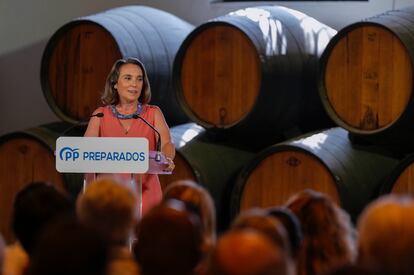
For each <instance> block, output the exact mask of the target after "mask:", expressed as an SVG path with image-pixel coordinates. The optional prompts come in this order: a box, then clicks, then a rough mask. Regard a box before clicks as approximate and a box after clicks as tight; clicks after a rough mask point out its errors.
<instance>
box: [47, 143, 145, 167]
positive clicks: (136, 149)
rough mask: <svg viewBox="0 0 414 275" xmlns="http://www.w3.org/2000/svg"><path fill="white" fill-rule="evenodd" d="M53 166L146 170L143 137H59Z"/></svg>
mask: <svg viewBox="0 0 414 275" xmlns="http://www.w3.org/2000/svg"><path fill="white" fill-rule="evenodd" d="M55 153H56V170H57V171H59V172H61V173H135V174H143V173H146V172H147V171H148V165H149V164H148V163H149V152H148V140H147V139H146V138H114V137H60V138H58V139H57V140H56V151H55Z"/></svg>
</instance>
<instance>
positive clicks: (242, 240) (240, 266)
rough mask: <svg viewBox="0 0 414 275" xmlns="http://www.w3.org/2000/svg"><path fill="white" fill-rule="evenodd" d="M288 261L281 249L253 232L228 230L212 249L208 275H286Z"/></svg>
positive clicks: (288, 271)
mask: <svg viewBox="0 0 414 275" xmlns="http://www.w3.org/2000/svg"><path fill="white" fill-rule="evenodd" d="M289 265H290V262H289V260H288V257H287V256H286V253H285V252H284V251H283V248H281V247H279V246H277V245H276V244H275V242H273V241H272V240H270V239H269V238H268V237H267V236H266V235H264V234H262V233H261V232H259V231H256V230H253V229H240V230H231V231H229V232H227V233H225V234H224V235H222V236H221V237H220V238H219V240H218V241H217V245H216V247H215V248H214V249H213V251H212V254H211V257H210V263H209V266H208V270H207V274H208V275H256V274H257V275H266V274H268V275H270V274H278V275H285V274H291V273H290V270H291V269H290V266H289Z"/></svg>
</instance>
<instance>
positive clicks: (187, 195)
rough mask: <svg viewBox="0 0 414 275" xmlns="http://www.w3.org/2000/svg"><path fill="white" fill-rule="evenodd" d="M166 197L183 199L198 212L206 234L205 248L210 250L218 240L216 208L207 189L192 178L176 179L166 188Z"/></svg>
mask: <svg viewBox="0 0 414 275" xmlns="http://www.w3.org/2000/svg"><path fill="white" fill-rule="evenodd" d="M164 199H177V200H180V201H183V202H184V203H185V204H186V205H187V207H190V208H193V209H194V210H195V211H196V212H198V214H199V216H200V219H201V225H202V232H203V236H204V237H203V239H204V250H205V251H208V250H209V249H210V248H211V247H212V246H213V245H214V243H215V242H216V210H215V207H214V202H213V199H212V197H211V195H210V193H209V192H208V191H207V189H205V188H204V187H202V186H201V185H199V184H197V183H195V182H194V181H191V180H180V181H175V182H172V183H171V184H170V185H168V187H167V188H166V190H165V192H164Z"/></svg>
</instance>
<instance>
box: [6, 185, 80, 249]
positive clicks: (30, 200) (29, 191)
mask: <svg viewBox="0 0 414 275" xmlns="http://www.w3.org/2000/svg"><path fill="white" fill-rule="evenodd" d="M73 208H74V207H73V203H72V201H71V200H70V198H69V196H68V195H67V194H65V193H63V192H61V191H60V190H58V189H57V188H56V187H55V186H54V185H52V184H51V183H48V182H42V181H39V182H31V183H30V184H28V185H26V186H24V187H23V188H22V189H21V190H20V191H19V192H18V193H17V194H16V197H15V199H14V203H13V217H12V227H13V232H14V234H15V235H16V237H17V239H18V240H19V242H20V244H21V245H22V247H23V248H24V250H25V251H26V252H27V253H28V255H29V256H30V255H31V253H32V250H33V247H34V245H35V243H36V242H37V238H38V235H39V234H40V233H41V231H42V230H43V229H44V227H45V226H46V225H47V224H48V223H50V222H51V221H53V220H54V219H57V218H60V217H61V216H64V215H73V214H74V213H73V212H74V211H73Z"/></svg>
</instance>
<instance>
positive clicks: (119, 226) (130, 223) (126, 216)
mask: <svg viewBox="0 0 414 275" xmlns="http://www.w3.org/2000/svg"><path fill="white" fill-rule="evenodd" d="M76 206H77V207H76V210H77V214H78V217H79V219H80V221H81V222H82V223H83V224H85V225H86V226H88V227H91V228H94V229H95V230H97V231H98V232H99V233H101V234H102V235H103V236H104V237H105V238H106V239H107V240H109V241H111V242H113V243H123V242H126V241H127V238H128V237H129V234H130V233H131V232H132V231H133V229H134V226H135V225H136V223H137V219H138V216H137V196H136V194H135V192H134V190H133V189H132V188H131V187H129V186H128V184H127V183H123V182H121V181H120V179H119V180H118V179H112V178H109V177H108V178H101V179H98V180H96V181H94V182H92V183H91V184H89V185H88V187H87V188H86V189H85V192H84V193H82V194H81V195H80V196H79V197H78V200H77V205H76Z"/></svg>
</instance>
